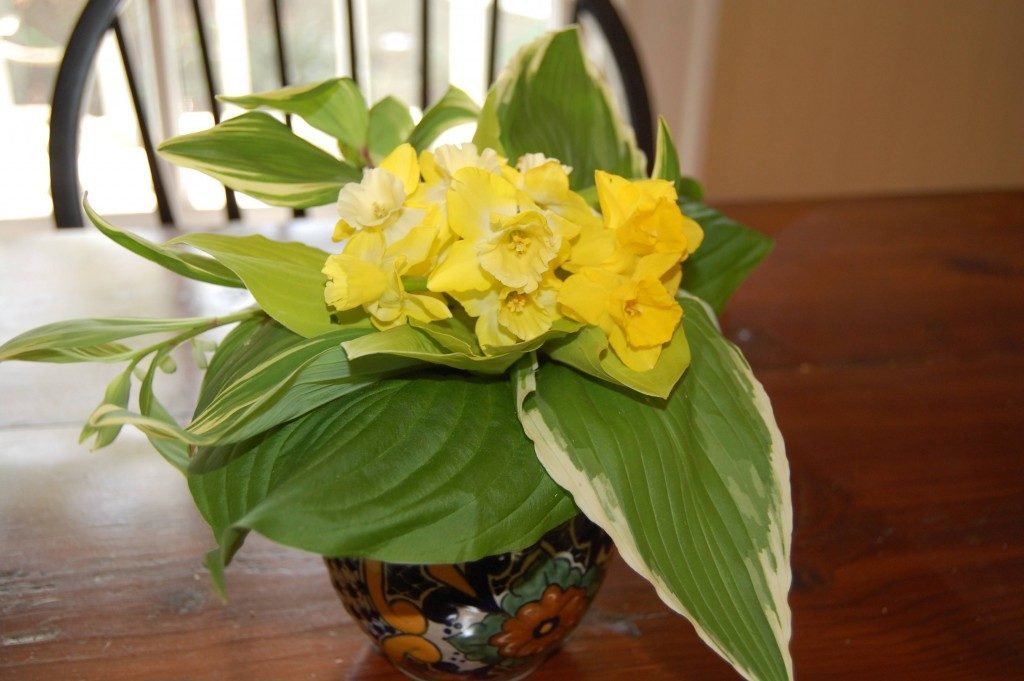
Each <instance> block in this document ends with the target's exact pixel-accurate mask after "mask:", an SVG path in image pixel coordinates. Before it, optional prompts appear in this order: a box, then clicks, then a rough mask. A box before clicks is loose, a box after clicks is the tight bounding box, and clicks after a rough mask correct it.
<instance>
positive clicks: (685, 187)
mask: <svg viewBox="0 0 1024 681" xmlns="http://www.w3.org/2000/svg"><path fill="white" fill-rule="evenodd" d="M651 177H653V178H657V179H661V180H668V181H669V182H671V183H673V184H674V185H675V187H676V193H677V194H678V195H679V196H680V197H682V198H684V199H687V200H691V201H700V199H701V198H702V197H703V196H704V189H703V188H702V187H701V186H700V183H699V182H697V180H695V179H693V178H692V177H684V176H683V174H682V172H680V170H679V154H678V152H676V145H675V142H673V141H672V133H671V132H670V131H669V129H668V123H666V122H665V119H664V118H662V117H661V116H658V140H657V145H656V147H655V150H654V169H653V170H652V171H651Z"/></svg>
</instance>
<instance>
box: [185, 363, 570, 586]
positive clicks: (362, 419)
mask: <svg viewBox="0 0 1024 681" xmlns="http://www.w3.org/2000/svg"><path fill="white" fill-rule="evenodd" d="M512 397H513V396H512V389H511V386H510V385H509V383H508V381H507V379H495V378H483V377H471V376H467V375H465V374H459V373H437V372H426V373H418V374H414V375H411V376H409V377H401V378H389V379H385V380H382V381H380V382H378V383H375V384H374V385H372V386H369V387H366V388H363V389H361V390H359V391H357V392H354V393H350V394H349V395H347V396H345V397H344V398H342V399H339V400H335V401H332V402H329V403H327V404H325V405H323V406H321V407H319V408H317V409H315V410H314V411H312V412H309V413H308V414H306V415H305V416H303V417H301V418H299V419H296V420H294V421H292V422H290V423H288V424H286V425H284V426H283V427H281V428H279V429H278V430H276V431H275V432H274V433H273V434H271V435H270V436H269V437H267V438H265V439H262V440H260V441H250V442H248V443H245V444H244V445H239V446H238V449H240V450H241V449H244V448H245V447H249V449H248V450H247V451H243V452H240V453H238V452H236V453H235V455H234V456H233V457H232V458H231V462H230V463H229V464H228V465H227V466H224V467H221V468H218V469H216V470H213V471H210V472H207V473H198V472H195V471H193V472H190V473H189V486H190V488H191V490H192V494H193V496H194V498H195V501H196V505H197V506H198V507H199V509H200V511H201V512H202V514H203V517H204V518H206V520H207V522H209V523H210V525H211V526H212V528H213V531H214V536H215V537H216V538H217V541H218V543H219V545H220V549H219V550H218V551H216V552H214V553H213V554H212V557H211V559H210V560H209V561H208V564H209V565H210V567H211V569H212V570H213V571H214V574H215V576H216V575H217V574H218V573H219V566H221V565H223V564H225V563H226V562H227V561H228V560H230V557H231V554H232V553H233V552H234V551H235V550H236V549H237V548H238V546H239V545H240V544H241V540H242V538H243V537H244V535H245V533H246V532H248V531H249V530H255V531H256V532H259V533H260V534H262V535H264V536H266V537H269V538H270V539H272V540H274V541H277V542H280V543H282V544H285V545H288V546H293V547H296V548H300V549H304V550H307V551H312V552H314V553H319V554H323V555H328V556H368V557H372V558H377V559H381V560H389V561H397V562H413V563H450V562H459V561H464V560H473V559H477V558H481V557H483V556H486V555H491V554H495V553H501V552H504V551H509V550H513V549H519V548H522V547H524V546H528V545H529V544H531V543H532V542H534V541H536V540H537V539H538V538H539V537H540V536H541V535H542V534H543V533H544V532H545V531H546V530H548V529H550V528H551V527H554V526H556V525H558V524H559V523H561V522H564V521H565V520H566V519H568V518H569V517H571V516H572V515H573V514H574V513H575V512H576V509H575V506H574V505H573V503H572V501H571V499H570V498H569V497H568V496H567V495H566V494H565V493H564V491H563V490H562V489H561V488H559V487H558V486H557V485H556V484H554V482H552V481H551V479H550V478H549V477H548V476H547V475H546V474H545V473H544V470H543V468H541V466H540V464H539V463H538V462H537V457H536V456H535V455H534V453H533V447H532V445H531V443H530V441H529V440H528V439H527V438H526V436H525V435H524V434H523V429H522V427H521V426H520V425H519V422H518V420H517V419H516V414H515V407H514V403H513V400H512ZM439 537H443V538H444V541H438V538H439Z"/></svg>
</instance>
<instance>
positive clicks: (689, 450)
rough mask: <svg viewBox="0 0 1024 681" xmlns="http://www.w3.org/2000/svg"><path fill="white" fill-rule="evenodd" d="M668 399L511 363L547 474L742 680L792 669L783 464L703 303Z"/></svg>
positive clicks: (753, 394)
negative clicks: (684, 365) (683, 368)
mask: <svg viewBox="0 0 1024 681" xmlns="http://www.w3.org/2000/svg"><path fill="white" fill-rule="evenodd" d="M681 302H682V304H683V307H684V309H685V313H686V314H685V316H684V318H683V323H684V326H685V331H686V337H687V339H688V340H689V343H690V347H691V349H692V351H693V360H692V363H691V365H690V367H689V369H688V370H687V372H686V374H685V375H684V376H683V378H682V380H681V381H680V382H679V384H678V385H677V386H676V389H675V391H674V392H673V393H672V395H671V397H670V398H669V399H668V400H667V401H663V400H658V399H655V398H649V397H643V396H640V395H637V394H635V393H633V392H631V391H626V390H622V389H617V388H614V387H611V386H609V385H607V384H605V383H602V382H600V381H597V380H595V379H593V378H590V377H588V376H585V375H583V374H580V373H577V372H575V371H574V370H572V369H570V368H568V367H565V366H562V365H560V364H558V363H554V362H549V363H547V364H545V365H544V366H543V367H541V368H540V369H539V371H536V372H535V371H534V370H533V369H532V368H531V367H529V366H524V365H522V364H521V365H520V366H519V367H517V369H516V380H517V392H518V403H519V405H520V407H519V408H520V419H521V421H522V423H523V426H524V428H525V430H526V433H527V434H528V435H529V436H530V438H531V439H532V440H533V441H534V444H535V446H536V450H537V455H538V457H539V458H540V461H541V463H543V464H544V467H545V469H546V470H547V471H548V473H549V474H550V475H551V477H552V478H553V479H554V480H555V481H556V482H558V483H559V484H560V485H562V486H563V487H564V488H566V489H567V490H569V492H570V493H571V494H572V495H573V498H574V499H575V501H576V503H577V505H579V507H580V509H581V510H582V511H583V512H584V513H585V514H586V515H587V516H588V517H589V518H590V519H591V520H593V521H594V522H596V523H597V524H598V525H600V526H601V527H603V528H604V529H605V530H606V531H607V532H608V533H609V534H610V535H611V537H612V538H613V539H614V540H615V543H616V545H617V546H618V548H619V551H620V552H621V554H622V556H623V558H624V559H625V560H626V562H627V563H629V564H630V565H631V566H632V567H633V568H634V569H635V570H637V572H639V573H640V574H641V575H643V576H644V577H645V578H647V579H648V580H649V581H650V582H651V583H652V584H653V585H654V587H655V588H656V589H657V591H658V594H659V596H661V598H662V600H664V601H665V603H666V604H668V605H669V607H671V608H672V609H674V610H676V611H678V612H680V613H682V614H683V615H685V616H686V617H687V618H688V619H689V620H690V621H691V622H693V624H694V626H695V627H696V630H697V633H698V634H699V635H700V637H701V638H702V639H704V641H706V642H707V643H708V644H709V645H710V646H711V647H712V648H714V649H715V650H716V651H717V652H718V653H719V654H720V655H722V656H723V657H724V658H725V659H726V660H728V661H729V662H730V663H731V664H732V665H733V666H734V667H735V668H736V669H737V670H738V671H739V672H740V673H741V674H743V675H744V676H745V677H747V678H749V679H762V680H769V679H770V680H776V679H788V678H791V676H792V661H791V658H790V655H789V650H788V646H789V639H790V633H791V625H790V610H789V605H788V603H787V600H786V599H787V593H788V589H789V584H790V578H791V573H790V566H789V554H790V536H791V532H792V505H791V500H790V490H789V466H788V464H787V462H786V456H785V451H784V446H783V442H782V437H781V435H780V434H779V430H778V428H777V426H776V425H775V420H774V417H773V416H772V410H771V405H770V404H769V402H768V398H767V396H766V395H765V392H764V390H763V389H762V387H761V385H760V384H759V383H758V382H757V381H756V380H755V379H754V377H753V375H752V374H751V372H750V367H749V366H748V365H747V363H746V361H745V360H744V359H743V356H742V355H741V354H740V352H739V350H738V349H737V348H736V347H735V346H733V345H732V344H731V343H729V342H728V341H727V340H726V339H725V338H723V337H722V335H721V334H720V333H719V331H718V330H717V328H716V326H715V323H714V320H713V318H712V317H711V315H710V313H709V312H708V311H707V309H706V308H705V307H704V304H703V302H702V301H699V300H697V299H695V298H692V297H690V296H684V297H683V299H682V300H681Z"/></svg>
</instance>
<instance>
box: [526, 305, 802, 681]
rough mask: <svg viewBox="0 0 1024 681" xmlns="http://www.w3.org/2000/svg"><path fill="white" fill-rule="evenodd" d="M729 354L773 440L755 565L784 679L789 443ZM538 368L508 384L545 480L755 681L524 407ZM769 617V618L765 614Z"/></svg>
mask: <svg viewBox="0 0 1024 681" xmlns="http://www.w3.org/2000/svg"><path fill="white" fill-rule="evenodd" d="M679 296H680V297H683V298H687V299H689V300H691V301H696V302H697V303H699V304H700V305H701V307H702V308H703V309H704V310H705V311H706V313H707V315H708V319H709V320H710V321H711V323H712V324H713V325H714V326H715V328H716V329H717V330H719V331H720V330H721V326H720V325H719V322H718V319H717V317H716V316H715V314H714V311H713V310H712V309H711V306H710V305H708V304H707V303H706V302H705V301H703V300H702V299H700V298H698V297H697V296H693V295H690V294H688V293H686V292H684V291H680V292H679ZM728 348H729V354H730V355H731V357H732V359H733V361H734V364H735V370H734V371H735V375H736V376H737V378H738V379H739V380H740V382H741V383H745V384H748V385H749V386H750V397H751V399H752V400H753V402H754V406H755V407H756V409H757V411H758V413H760V414H761V416H762V420H763V421H764V425H765V427H766V429H767V430H768V433H769V436H770V438H771V449H770V451H769V452H768V457H769V459H770V461H771V468H772V472H773V475H774V477H775V479H776V481H777V483H778V486H779V495H780V504H779V507H778V517H777V522H772V523H771V524H770V529H771V534H770V536H769V538H768V544H767V546H768V547H769V548H770V549H772V551H771V552H769V550H768V549H765V550H763V551H762V552H761V553H760V555H759V556H758V558H759V560H760V567H761V570H762V572H763V574H764V575H765V577H766V581H767V583H768V586H769V589H770V590H771V595H772V599H773V600H774V603H775V613H776V614H777V617H771V616H769V617H768V621H769V624H770V625H771V628H772V632H773V633H774V634H775V639H776V641H777V643H778V646H779V650H780V651H781V652H782V657H783V661H784V662H785V665H786V672H787V676H788V677H789V678H790V679H792V678H793V658H792V654H791V653H790V651H789V642H790V639H791V638H792V634H793V623H792V612H791V610H790V608H789V602H788V597H789V588H790V585H791V584H792V581H793V571H792V567H791V565H790V555H791V550H792V536H793V498H792V490H791V486H790V470H789V461H788V460H787V458H786V445H785V442H784V441H783V439H782V432H781V431H780V430H779V426H778V424H777V423H776V422H775V415H774V412H773V410H772V405H771V401H770V400H769V398H768V394H767V393H766V392H765V390H764V386H762V385H761V383H760V382H759V381H758V380H757V379H756V378H755V377H754V374H753V372H752V371H751V369H750V365H749V364H748V363H747V361H746V359H745V358H744V357H743V355H742V353H740V351H739V349H738V348H736V346H734V345H733V344H731V343H729V344H728ZM538 369H539V365H538V363H537V359H536V355H531V356H530V357H526V358H524V359H523V360H521V361H520V362H519V363H518V364H517V365H516V366H515V367H514V369H513V376H512V378H513V381H514V387H515V392H516V411H517V413H518V414H519V420H520V422H521V423H522V424H523V430H525V431H526V435H527V437H529V438H530V440H532V441H533V444H534V449H535V451H536V452H537V458H538V459H539V460H540V462H541V465H542V466H544V469H545V470H546V471H547V473H548V475H550V476H551V478H552V479H553V480H554V481H555V482H556V483H558V484H559V485H560V486H561V487H563V488H564V489H565V490H566V491H568V492H569V493H570V494H571V495H572V497H573V500H574V501H575V502H576V505H577V506H578V507H579V508H580V510H581V511H583V514H584V515H586V516H587V517H588V518H589V519H590V520H591V521H592V522H594V523H596V524H597V525H598V526H600V527H601V529H603V530H604V531H605V532H607V533H608V535H609V536H610V537H611V538H612V541H614V542H615V546H616V548H618V550H619V555H621V556H622V559H623V560H624V561H625V562H626V564H627V565H629V566H630V567H631V568H633V570H635V571H636V572H637V573H638V574H639V575H640V576H641V577H643V578H644V579H646V580H647V581H648V582H650V583H651V585H652V586H654V589H655V591H656V592H657V594H658V597H659V598H661V600H662V601H663V602H664V603H665V605H667V606H668V607H669V608H671V609H672V610H674V611H675V612H677V613H679V614H680V615H682V616H683V617H685V618H686V619H687V620H689V621H690V623H691V624H692V625H693V628H694V629H695V630H696V632H697V635H698V636H699V637H700V639H701V640H702V641H704V643H706V644H707V645H708V646H709V647H710V648H711V649H712V650H714V651H715V652H716V653H718V654H719V655H720V656H721V657H722V658H724V659H725V660H726V661H728V662H729V664H731V665H732V666H733V668H734V669H736V671H737V672H739V673H740V674H741V675H742V676H743V678H745V679H751V680H755V679H756V678H757V677H756V676H755V675H754V673H753V671H752V670H750V669H749V668H747V667H745V666H744V665H743V664H741V663H740V662H739V661H738V660H737V659H736V658H735V657H734V656H732V655H731V654H730V653H728V652H727V650H726V649H725V647H724V646H723V645H722V644H721V643H720V642H719V641H718V640H717V639H716V638H715V637H714V636H713V635H712V634H711V633H710V632H708V631H707V630H705V629H704V628H703V627H702V626H701V625H700V623H699V622H698V621H697V619H696V618H695V617H694V616H693V615H692V614H691V613H690V611H689V610H688V609H687V608H686V606H685V605H684V604H683V603H682V601H680V600H679V598H678V597H676V595H675V594H674V593H672V590H671V589H670V587H669V586H668V584H667V583H666V582H665V580H664V578H663V577H662V576H661V575H660V574H658V573H657V572H655V570H654V569H653V567H652V566H649V565H647V564H646V563H645V561H644V559H643V557H642V554H641V553H640V549H639V547H638V546H637V543H636V538H635V537H634V535H633V533H632V532H631V531H630V528H629V525H628V524H627V522H626V520H625V518H624V517H623V515H622V511H621V509H620V508H619V507H618V505H616V504H615V500H614V495H613V494H612V491H611V485H610V482H609V481H608V479H607V478H606V477H605V476H599V477H596V478H590V477H589V476H588V475H587V474H586V473H585V472H584V471H583V470H581V469H579V468H577V467H576V466H574V465H573V462H572V458H571V456H570V455H569V444H568V443H567V442H566V441H565V438H564V437H563V436H562V435H561V434H560V433H557V432H555V431H554V430H552V429H551V428H550V427H549V426H548V424H547V423H546V422H545V421H544V418H543V416H541V413H540V409H538V408H536V407H534V408H529V407H527V406H526V400H527V398H528V397H529V396H530V395H531V394H532V393H535V392H536V391H537V378H536V372H537V370H538ZM767 614H769V615H770V614H771V613H767Z"/></svg>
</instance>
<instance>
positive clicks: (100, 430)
mask: <svg viewBox="0 0 1024 681" xmlns="http://www.w3.org/2000/svg"><path fill="white" fill-rule="evenodd" d="M133 368H134V367H128V368H127V369H125V370H124V371H122V372H121V373H119V374H118V375H117V376H115V377H114V380H112V381H111V382H110V383H109V384H107V389H106V391H105V392H104V393H103V401H102V402H100V406H99V407H97V409H102V408H104V407H107V406H112V407H119V408H125V407H127V406H128V398H129V397H130V396H131V387H132V369H133ZM120 432H121V425H120V424H114V425H104V426H96V425H93V424H92V420H91V419H90V420H89V421H87V422H86V424H85V426H84V427H83V428H82V432H81V434H80V435H79V436H78V442H79V443H82V442H85V441H86V440H88V439H89V438H90V437H92V436H94V435H95V436H96V439H95V440H94V441H93V445H92V449H93V450H96V449H101V448H103V447H106V446H107V445H109V444H110V443H111V442H113V441H114V440H116V439H117V436H118V434H119V433H120Z"/></svg>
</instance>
